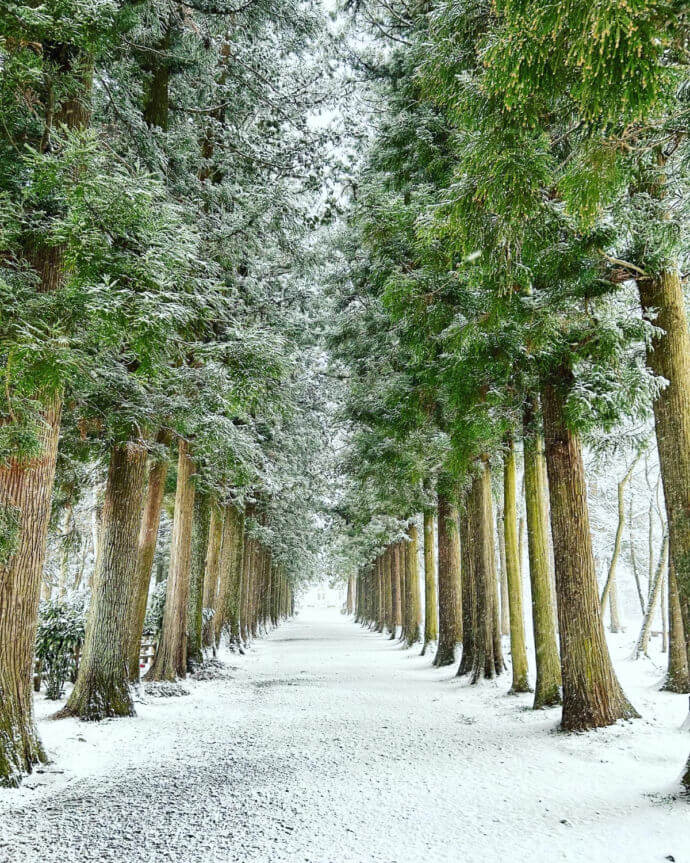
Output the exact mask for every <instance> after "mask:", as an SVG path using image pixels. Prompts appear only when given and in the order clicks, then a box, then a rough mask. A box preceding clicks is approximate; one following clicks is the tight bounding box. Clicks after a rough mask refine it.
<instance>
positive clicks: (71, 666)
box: [36, 594, 86, 701]
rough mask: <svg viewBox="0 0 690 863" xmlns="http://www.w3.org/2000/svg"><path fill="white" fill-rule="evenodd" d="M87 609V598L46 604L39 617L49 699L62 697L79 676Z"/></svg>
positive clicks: (40, 657)
mask: <svg viewBox="0 0 690 863" xmlns="http://www.w3.org/2000/svg"><path fill="white" fill-rule="evenodd" d="M85 628H86V607H85V601H84V595H83V594H82V595H78V594H77V595H74V596H71V597H69V598H67V599H53V600H48V601H43V602H42V603H41V605H40V608H39V613H38V630H37V633H36V658H37V659H38V660H39V662H40V664H41V671H42V674H43V676H44V677H45V681H46V698H50V699H51V700H53V701H56V700H57V699H59V698H60V697H61V695H62V691H63V687H64V685H65V681H66V680H67V679H68V678H69V677H73V676H74V675H75V674H76V670H77V662H78V655H79V651H80V650H81V647H82V645H83V643H84V633H85Z"/></svg>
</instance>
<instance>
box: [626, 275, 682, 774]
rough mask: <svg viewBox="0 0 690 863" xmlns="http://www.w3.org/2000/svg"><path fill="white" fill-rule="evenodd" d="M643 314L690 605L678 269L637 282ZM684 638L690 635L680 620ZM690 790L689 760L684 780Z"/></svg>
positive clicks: (663, 465)
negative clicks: (649, 325) (661, 383)
mask: <svg viewBox="0 0 690 863" xmlns="http://www.w3.org/2000/svg"><path fill="white" fill-rule="evenodd" d="M638 290H639V293H640V302H641V304H642V311H643V314H644V316H645V317H646V318H648V319H649V318H653V322H654V324H655V325H656V326H657V327H659V328H660V329H661V330H662V332H661V334H659V335H657V336H655V337H654V338H653V339H652V340H651V343H650V344H649V345H648V346H647V365H648V366H649V368H650V369H651V370H652V371H653V372H654V373H655V374H656V375H659V376H661V377H662V378H665V379H666V380H667V381H668V386H666V387H665V388H664V389H663V390H662V391H661V392H660V393H659V395H658V396H657V398H656V399H655V401H654V424H655V427H656V440H657V448H658V451H659V465H660V469H661V479H662V483H663V487H664V500H665V503H666V517H667V521H668V531H669V554H670V560H671V562H672V565H673V571H674V573H675V577H676V583H677V585H678V593H679V596H680V599H681V605H682V604H683V603H685V604H690V329H689V328H688V319H687V314H686V310H685V297H684V294H683V284H682V281H681V278H680V274H679V272H678V270H677V269H668V270H666V271H665V272H662V273H661V274H660V275H659V276H658V277H657V278H653V279H640V280H639V281H638ZM684 623H685V626H686V639H687V638H688V637H689V636H690V632H688V630H687V627H689V626H690V620H688V619H687V618H686V619H685V621H684ZM683 784H684V785H685V787H686V788H687V789H688V790H690V759H688V764H687V768H686V773H685V775H684V778H683Z"/></svg>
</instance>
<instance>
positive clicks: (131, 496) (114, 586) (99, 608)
mask: <svg viewBox="0 0 690 863" xmlns="http://www.w3.org/2000/svg"><path fill="white" fill-rule="evenodd" d="M145 484H146V450H145V449H144V447H142V446H140V445H138V444H119V445H117V446H115V447H114V448H113V450H112V452H111V455H110V464H109V467H108V480H107V483H106V489H105V501H104V504H103V524H102V528H101V550H100V553H99V556H98V567H97V570H96V574H95V577H94V587H93V595H92V597H91V604H90V606H89V614H88V618H87V624H86V636H85V639H84V649H83V651H82V655H81V661H80V663H79V673H78V675H77V681H76V683H75V685H74V689H73V690H72V693H71V694H70V697H69V699H68V701H67V704H66V705H65V707H64V708H63V709H62V710H61V711H60V712H59V713H58V714H57V715H58V717H64V716H78V717H79V718H80V719H85V720H99V719H105V718H106V717H108V716H132V715H134V705H133V703H132V697H131V694H130V691H129V650H130V643H131V631H132V628H131V627H132V614H133V612H134V594H135V584H136V567H137V558H138V551H139V543H138V539H139V531H140V527H141V514H142V508H143V503H144V488H145Z"/></svg>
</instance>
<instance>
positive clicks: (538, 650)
mask: <svg viewBox="0 0 690 863" xmlns="http://www.w3.org/2000/svg"><path fill="white" fill-rule="evenodd" d="M533 419H534V415H533V410H532V408H531V407H530V409H528V410H527V411H526V412H525V423H524V427H525V434H524V446H523V451H524V461H525V510H526V515H527V552H528V555H529V571H530V588H531V592H532V628H533V632H534V650H535V655H536V664H537V681H536V685H535V687H534V705H533V706H534V709H535V710H539V709H540V708H542V707H551V706H553V705H556V704H560V703H561V661H560V657H559V655H558V643H557V641H556V620H555V616H554V608H555V605H554V598H553V589H552V584H551V572H550V563H551V560H550V554H549V535H548V525H547V519H548V511H547V507H546V497H545V489H544V471H543V470H542V467H541V464H540V462H542V461H543V459H544V452H543V442H542V439H541V437H540V436H539V435H538V434H537V433H536V432H535V430H534V429H533V427H532V424H533Z"/></svg>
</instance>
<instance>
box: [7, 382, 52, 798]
mask: <svg viewBox="0 0 690 863" xmlns="http://www.w3.org/2000/svg"><path fill="white" fill-rule="evenodd" d="M59 433H60V398H59V396H57V395H56V396H55V397H54V398H53V399H52V400H51V402H50V404H49V405H47V406H46V409H45V410H44V412H43V426H42V439H41V451H40V452H41V454H40V455H39V456H38V457H37V458H35V459H32V460H31V461H28V462H22V461H14V460H11V461H9V462H5V463H3V464H0V521H1V522H2V534H3V545H4V548H3V553H2V555H0V785H11V786H15V785H18V784H19V783H20V782H21V777H22V774H24V773H30V772H31V770H32V768H33V766H34V765H35V764H39V763H41V762H43V761H45V760H46V758H45V753H44V751H43V747H42V746H41V743H40V740H39V737H38V731H37V730H36V725H35V722H34V712H33V694H32V683H33V657H34V643H35V640H36V626H37V619H38V603H39V596H40V591H41V575H42V573H43V563H44V560H45V549H46V537H47V533H48V521H49V519H50V501H51V496H52V491H53V481H54V478H55V461H56V458H57V447H58V436H59Z"/></svg>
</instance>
